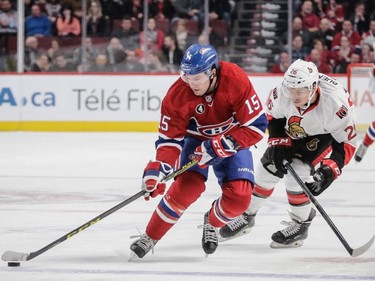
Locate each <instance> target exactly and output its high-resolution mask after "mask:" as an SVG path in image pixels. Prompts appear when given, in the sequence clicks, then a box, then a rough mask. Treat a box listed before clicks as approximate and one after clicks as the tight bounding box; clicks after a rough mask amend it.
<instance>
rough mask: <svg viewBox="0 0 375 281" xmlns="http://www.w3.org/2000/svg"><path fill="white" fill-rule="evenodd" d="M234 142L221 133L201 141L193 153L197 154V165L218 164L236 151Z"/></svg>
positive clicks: (203, 166)
mask: <svg viewBox="0 0 375 281" xmlns="http://www.w3.org/2000/svg"><path fill="white" fill-rule="evenodd" d="M235 146H236V144H235V142H234V141H233V140H232V139H230V138H226V137H225V136H223V135H218V136H215V137H213V138H212V139H209V140H206V141H204V142H202V144H201V145H200V146H198V147H197V148H196V149H195V151H194V154H195V155H196V156H197V160H198V165H199V167H201V168H206V167H207V165H215V164H218V163H219V162H220V161H221V160H223V159H224V158H227V157H230V156H232V155H233V154H235V153H236V152H237V150H236V149H235Z"/></svg>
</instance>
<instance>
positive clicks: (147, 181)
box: [142, 161, 173, 201]
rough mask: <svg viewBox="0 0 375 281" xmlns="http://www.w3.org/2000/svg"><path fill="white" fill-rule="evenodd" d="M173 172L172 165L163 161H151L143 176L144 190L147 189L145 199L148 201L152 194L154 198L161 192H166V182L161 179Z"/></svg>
mask: <svg viewBox="0 0 375 281" xmlns="http://www.w3.org/2000/svg"><path fill="white" fill-rule="evenodd" d="M172 172H173V169H172V167H171V166H170V165H169V164H167V163H163V162H161V161H150V162H149V163H148V164H147V166H146V168H145V170H144V173H143V178H142V190H144V191H146V193H145V194H144V197H145V200H147V201H148V200H149V199H150V196H151V197H152V198H154V197H156V196H157V195H159V194H160V195H161V194H164V191H165V183H164V182H161V181H162V179H163V178H165V177H166V176H168V175H170V174H171V173H172Z"/></svg>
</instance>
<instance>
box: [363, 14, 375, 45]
mask: <svg viewBox="0 0 375 281" xmlns="http://www.w3.org/2000/svg"><path fill="white" fill-rule="evenodd" d="M362 44H368V45H370V46H374V44H375V18H373V19H371V21H370V27H369V31H367V32H366V33H365V34H364V35H363V40H362Z"/></svg>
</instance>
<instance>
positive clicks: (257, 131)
mask: <svg viewBox="0 0 375 281" xmlns="http://www.w3.org/2000/svg"><path fill="white" fill-rule="evenodd" d="M220 66H221V68H220V73H219V75H218V86H217V88H216V90H215V91H214V93H212V94H208V95H205V96H201V97H198V96H195V95H194V93H193V91H192V90H191V89H190V87H189V85H188V84H187V83H185V82H184V81H183V80H182V79H181V78H179V79H178V80H177V81H176V82H175V83H174V84H173V85H172V86H171V87H170V89H169V90H168V92H167V94H166V96H165V98H164V99H163V102H162V106H161V119H160V124H159V139H158V141H157V142H156V148H157V157H156V158H157V160H161V161H165V162H168V163H169V164H171V165H173V164H174V162H175V160H176V159H177V157H178V156H179V154H180V152H181V150H182V143H183V139H184V138H185V136H187V135H190V136H193V137H196V138H199V139H201V140H206V139H209V138H212V137H214V136H217V135H220V134H225V135H227V134H230V135H231V136H232V137H233V138H234V139H235V140H236V142H237V143H238V144H239V145H240V146H241V147H249V146H251V145H253V144H255V143H257V142H258V141H259V140H261V139H262V138H263V136H264V131H265V128H266V122H267V121H266V118H265V114H264V111H263V107H262V104H261V101H260V100H259V98H258V95H257V94H256V92H255V90H254V88H253V86H252V84H251V82H250V80H249V78H248V77H247V74H246V73H245V72H244V71H243V70H242V69H241V68H240V67H238V66H237V65H235V64H232V63H228V62H220Z"/></svg>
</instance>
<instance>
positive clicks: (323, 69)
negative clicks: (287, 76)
mask: <svg viewBox="0 0 375 281" xmlns="http://www.w3.org/2000/svg"><path fill="white" fill-rule="evenodd" d="M321 54H322V53H321V51H320V50H318V49H315V48H314V49H312V50H311V52H310V54H309V55H308V56H307V57H306V61H311V62H313V63H314V64H315V65H316V67H317V68H318V71H319V72H320V73H324V74H329V73H332V67H331V65H329V64H328V63H327V62H326V61H324V60H323V59H322V57H321Z"/></svg>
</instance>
